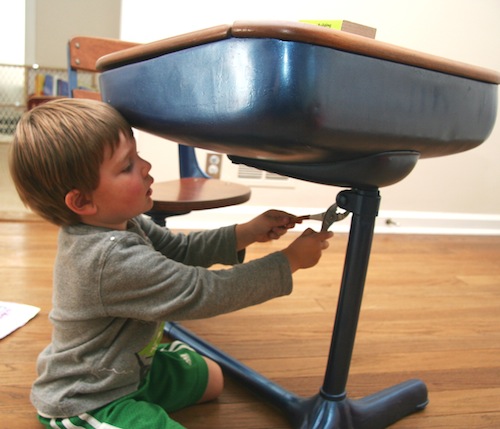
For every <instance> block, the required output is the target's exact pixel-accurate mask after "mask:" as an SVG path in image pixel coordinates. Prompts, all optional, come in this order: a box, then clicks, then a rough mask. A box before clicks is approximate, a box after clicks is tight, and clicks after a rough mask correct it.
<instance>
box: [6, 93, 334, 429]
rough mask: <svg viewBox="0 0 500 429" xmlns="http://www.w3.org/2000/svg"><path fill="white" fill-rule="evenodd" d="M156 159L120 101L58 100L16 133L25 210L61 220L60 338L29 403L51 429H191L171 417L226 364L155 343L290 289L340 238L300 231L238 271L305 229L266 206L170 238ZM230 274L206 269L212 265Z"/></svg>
mask: <svg viewBox="0 0 500 429" xmlns="http://www.w3.org/2000/svg"><path fill="white" fill-rule="evenodd" d="M150 169H151V164H149V163H148V162H147V161H145V160H143V159H142V158H141V157H140V156H139V155H138V153H137V150H136V143H135V139H134V136H133V133H132V129H131V127H130V125H129V124H128V123H127V122H126V121H125V119H124V118H123V117H122V116H121V115H120V114H119V113H118V112H117V111H116V110H115V109H113V108H112V107H111V106H109V105H107V104H105V103H101V102H97V101H90V100H72V99H61V100H56V101H53V102H50V103H47V104H44V105H42V106H39V107H37V108H35V109H33V110H31V111H29V112H27V113H26V114H25V115H24V116H23V118H22V119H21V121H20V122H19V124H18V127H17V130H16V134H15V138H14V142H13V146H12V151H11V156H10V170H11V174H12V177H13V180H14V183H15V185H16V188H17V191H18V193H19V195H20V197H21V199H22V200H23V202H24V203H25V204H26V205H27V206H28V207H30V208H31V209H32V210H33V211H34V212H36V213H38V214H39V215H40V216H42V217H44V218H45V219H47V220H48V221H50V222H52V223H54V224H56V225H60V226H61V229H60V233H59V238H58V240H59V241H58V253H57V257H56V261H55V267H54V285H53V309H52V311H51V313H50V319H51V322H52V324H53V334H52V342H51V343H50V345H49V346H48V347H47V348H46V349H45V350H44V351H43V352H42V353H41V354H40V356H39V358H38V364H37V370H38V374H39V376H38V379H37V380H36V381H35V383H34V385H33V389H32V394H31V399H32V402H33V404H34V406H35V407H36V409H37V412H38V414H39V419H40V421H41V422H42V423H43V424H44V425H45V426H46V427H47V428H56V427H61V428H62V427H64V428H69V427H83V428H97V427H99V428H104V427H106V428H123V429H143V428H144V429H146V428H147V429H151V428H155V429H160V428H182V426H181V425H180V424H179V423H177V422H175V421H174V420H172V419H171V418H170V417H169V415H168V413H170V412H173V411H175V410H178V409H180V408H183V407H186V406H188V405H192V404H195V403H198V402H202V401H208V400H211V399H214V398H216V397H217V396H218V395H219V394H220V393H221V391H222V387H223V376H222V372H221V370H220V367H219V366H218V365H217V364H216V363H215V362H213V361H211V360H209V359H207V358H205V357H202V356H200V355H199V354H197V353H196V352H194V351H193V350H192V349H190V348H189V347H188V346H187V345H185V344H183V343H180V342H174V343H172V344H160V340H161V338H162V333H163V321H165V320H186V319H199V318H206V317H211V316H215V315H218V314H221V313H226V312H230V311H235V310H238V309H241V308H244V307H247V306H251V305H255V304H259V303H262V302H264V301H267V300H270V299H272V298H275V297H279V296H283V295H287V294H289V293H291V291H292V275H291V274H292V273H293V272H294V271H296V270H298V269H301V268H309V267H312V266H314V265H315V264H316V263H317V262H318V261H319V259H320V257H321V253H322V250H323V249H326V248H327V247H328V241H327V240H328V239H329V238H330V237H331V236H332V234H331V233H328V232H321V233H316V232H313V231H312V230H307V231H305V232H304V233H303V234H302V235H301V236H299V237H298V238H297V239H296V240H295V241H294V242H293V243H292V244H290V245H289V246H288V247H287V248H285V249H284V250H282V251H279V252H275V253H272V254H270V255H268V256H266V257H263V258H261V259H258V260H254V261H251V262H248V263H244V264H243V263H242V262H243V258H244V253H245V248H246V247H247V246H248V245H250V244H251V243H254V242H265V241H269V240H273V239H278V238H279V237H280V236H282V235H283V234H284V233H285V232H286V231H287V230H288V229H289V228H292V227H294V226H295V224H296V223H298V222H300V219H299V218H296V217H295V216H293V215H290V214H287V213H284V212H281V211H277V210H270V211H268V212H266V213H264V214H262V215H260V216H258V217H256V218H255V219H253V220H251V221H249V222H247V223H242V224H238V225H235V226H234V225H233V226H229V227H224V228H220V229H218V230H214V231H203V232H195V233H191V234H188V235H184V234H174V233H172V232H171V231H169V230H168V229H166V228H161V227H159V226H157V225H155V224H154V223H153V222H152V221H151V220H149V219H148V218H146V217H144V216H142V213H144V212H146V211H148V210H149V209H151V207H152V204H153V200H152V191H151V184H152V183H153V178H152V177H151V176H150V175H149V172H150ZM216 263H220V264H226V265H234V266H233V267H232V268H228V269H224V270H208V269H207V267H210V266H211V265H213V264H216Z"/></svg>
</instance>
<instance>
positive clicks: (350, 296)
mask: <svg viewBox="0 0 500 429" xmlns="http://www.w3.org/2000/svg"><path fill="white" fill-rule="evenodd" d="M337 204H338V206H339V207H341V208H343V209H345V210H347V211H349V212H351V213H352V224H351V230H350V234H349V243H348V246H347V253H346V259H345V264H344V273H343V277H342V284H341V288H340V296H339V301H338V307H337V313H336V317H335V326H334V330H333V335H332V341H331V347H330V354H329V358H328V363H327V368H326V373H325V378H324V382H323V386H322V387H321V389H320V391H319V393H318V394H317V395H315V396H313V397H311V398H301V397H298V396H296V395H294V394H293V393H291V392H288V391H287V390H285V389H283V388H282V387H280V386H278V385H276V384H275V383H273V382H271V381H270V380H268V379H266V378H265V377H263V376H262V375H260V374H258V373H256V372H255V371H253V370H252V369H250V368H248V367H247V366H245V365H243V364H241V363H240V362H238V361H236V360H235V359H233V358H231V357H230V356H227V355H226V354H224V353H223V352H222V351H220V350H218V349H217V348H215V347H213V346H212V345H210V344H208V343H206V342H205V341H203V340H201V339H200V338H198V337H197V336H196V335H194V334H193V333H191V332H189V331H188V330H186V329H184V328H183V327H181V326H180V325H178V324H176V323H167V324H166V327H165V332H166V333H167V334H168V335H169V336H170V337H171V338H174V339H177V340H180V341H183V342H185V343H186V344H189V345H190V346H191V347H193V348H194V349H195V350H197V351H198V352H199V353H201V354H203V355H205V356H207V357H209V358H210V359H212V360H214V361H216V362H217V363H219V365H220V366H221V367H222V369H223V370H224V371H225V372H226V373H227V374H228V375H230V376H232V377H234V378H236V379H238V380H240V381H241V382H243V383H244V384H245V385H246V386H247V387H248V388H250V389H251V390H252V391H254V392H255V393H256V394H257V395H259V396H260V397H262V398H263V399H265V400H267V401H269V403H271V404H272V405H274V406H276V407H278V408H279V409H280V410H282V411H283V412H284V413H285V415H286V416H287V417H288V419H289V421H290V423H291V426H292V427H293V428H297V429H382V428H386V427H388V426H390V425H391V424H393V423H395V422H397V421H398V420H400V419H402V418H403V417H405V416H407V415H409V414H411V413H413V412H415V411H419V410H422V409H424V408H425V406H426V405H427V403H428V399H427V388H426V386H425V384H424V383H423V382H422V381H420V380H409V381H407V382H404V383H401V384H398V385H396V386H393V387H390V388H388V389H385V390H382V391H380V392H378V393H375V394H373V395H370V396H367V397H365V398H362V399H358V400H352V399H349V398H348V397H347V393H346V384H347V379H348V375H349V367H350V362H351V357H352V351H353V348H354V340H355V337H356V330H357V325H358V320H359V313H360V308H361V301H362V297H363V290H364V285H365V279H366V274H367V271H368V262H369V257H370V251H371V245H372V239H373V231H374V227H375V219H376V217H377V214H378V208H379V204H380V196H379V192H378V189H368V190H360V189H351V190H346V191H342V192H340V193H339V194H338V195H337Z"/></svg>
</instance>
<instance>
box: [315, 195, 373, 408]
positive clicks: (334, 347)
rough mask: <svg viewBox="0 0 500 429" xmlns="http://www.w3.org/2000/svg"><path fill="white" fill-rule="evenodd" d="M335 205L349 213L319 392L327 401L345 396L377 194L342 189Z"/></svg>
mask: <svg viewBox="0 0 500 429" xmlns="http://www.w3.org/2000/svg"><path fill="white" fill-rule="evenodd" d="M337 204H338V206H339V207H341V208H343V209H345V210H347V211H349V212H351V213H352V221H351V231H350V234H349V242H348V246H347V253H346V259H345V264H344V273H343V276H342V283H341V288H340V296H339V302H338V306H337V313H336V317H335V326H334V330H333V336H332V343H331V346H330V355H329V359H328V366H327V369H326V374H325V380H324V384H323V387H322V389H321V394H322V395H323V396H324V397H325V398H327V399H331V400H342V399H344V398H345V397H346V384H347V378H348V375H349V367H350V362H351V356H352V351H353V348H354V340H355V336H356V329H357V325H358V319H359V313H360V308H361V301H362V298H363V290H364V285H365V279H366V273H367V271H368V262H369V259H370V251H371V245H372V240H373V231H374V227H375V219H376V217H377V215H378V209H379V206H380V194H379V191H378V189H372V190H358V189H352V190H346V191H342V192H341V193H339V194H338V195H337Z"/></svg>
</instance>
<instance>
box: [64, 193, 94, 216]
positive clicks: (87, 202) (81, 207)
mask: <svg viewBox="0 0 500 429" xmlns="http://www.w3.org/2000/svg"><path fill="white" fill-rule="evenodd" d="M64 202H65V203H66V206H68V208H69V209H70V210H71V211H73V212H75V213H76V214H77V215H80V216H88V215H93V214H95V213H96V211H97V207H96V206H95V205H94V203H93V202H92V198H90V197H88V196H87V195H85V194H84V193H83V192H81V191H79V190H78V189H72V190H71V191H69V192H68V193H67V194H66V197H65V198H64Z"/></svg>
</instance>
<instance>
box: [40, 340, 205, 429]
mask: <svg viewBox="0 0 500 429" xmlns="http://www.w3.org/2000/svg"><path fill="white" fill-rule="evenodd" d="M207 384H208V367H207V364H206V362H205V360H204V359H203V358H202V357H201V355H199V354H198V353H196V352H195V351H194V350H193V349H191V348H190V347H189V346H187V345H186V344H184V343H181V342H180V341H174V342H173V343H171V344H161V345H160V346H159V347H158V350H157V351H156V353H155V355H154V358H153V363H152V365H151V370H150V372H149V374H148V376H147V378H146V380H145V382H144V383H143V384H142V386H141V387H140V388H139V389H138V390H137V391H136V392H133V393H131V394H130V395H127V396H125V397H123V398H120V399H117V400H116V401H114V402H111V403H110V404H108V405H106V406H104V407H102V408H99V409H97V410H94V411H89V412H88V413H84V414H81V415H79V416H74V417H69V418H65V419H50V418H45V417H41V416H40V417H39V419H40V421H41V422H42V423H43V424H44V425H45V427H47V428H48V429H54V428H75V427H76V428H82V429H97V428H99V429H151V428H155V429H180V428H184V426H182V425H180V424H179V423H177V422H176V421H174V420H172V419H171V418H170V417H169V415H168V414H167V413H170V412H174V411H177V410H180V409H181V408H185V407H187V406H189V405H193V404H195V403H197V402H198V401H199V400H200V399H201V397H202V396H203V393H204V392H205V390H206V388H207Z"/></svg>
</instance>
